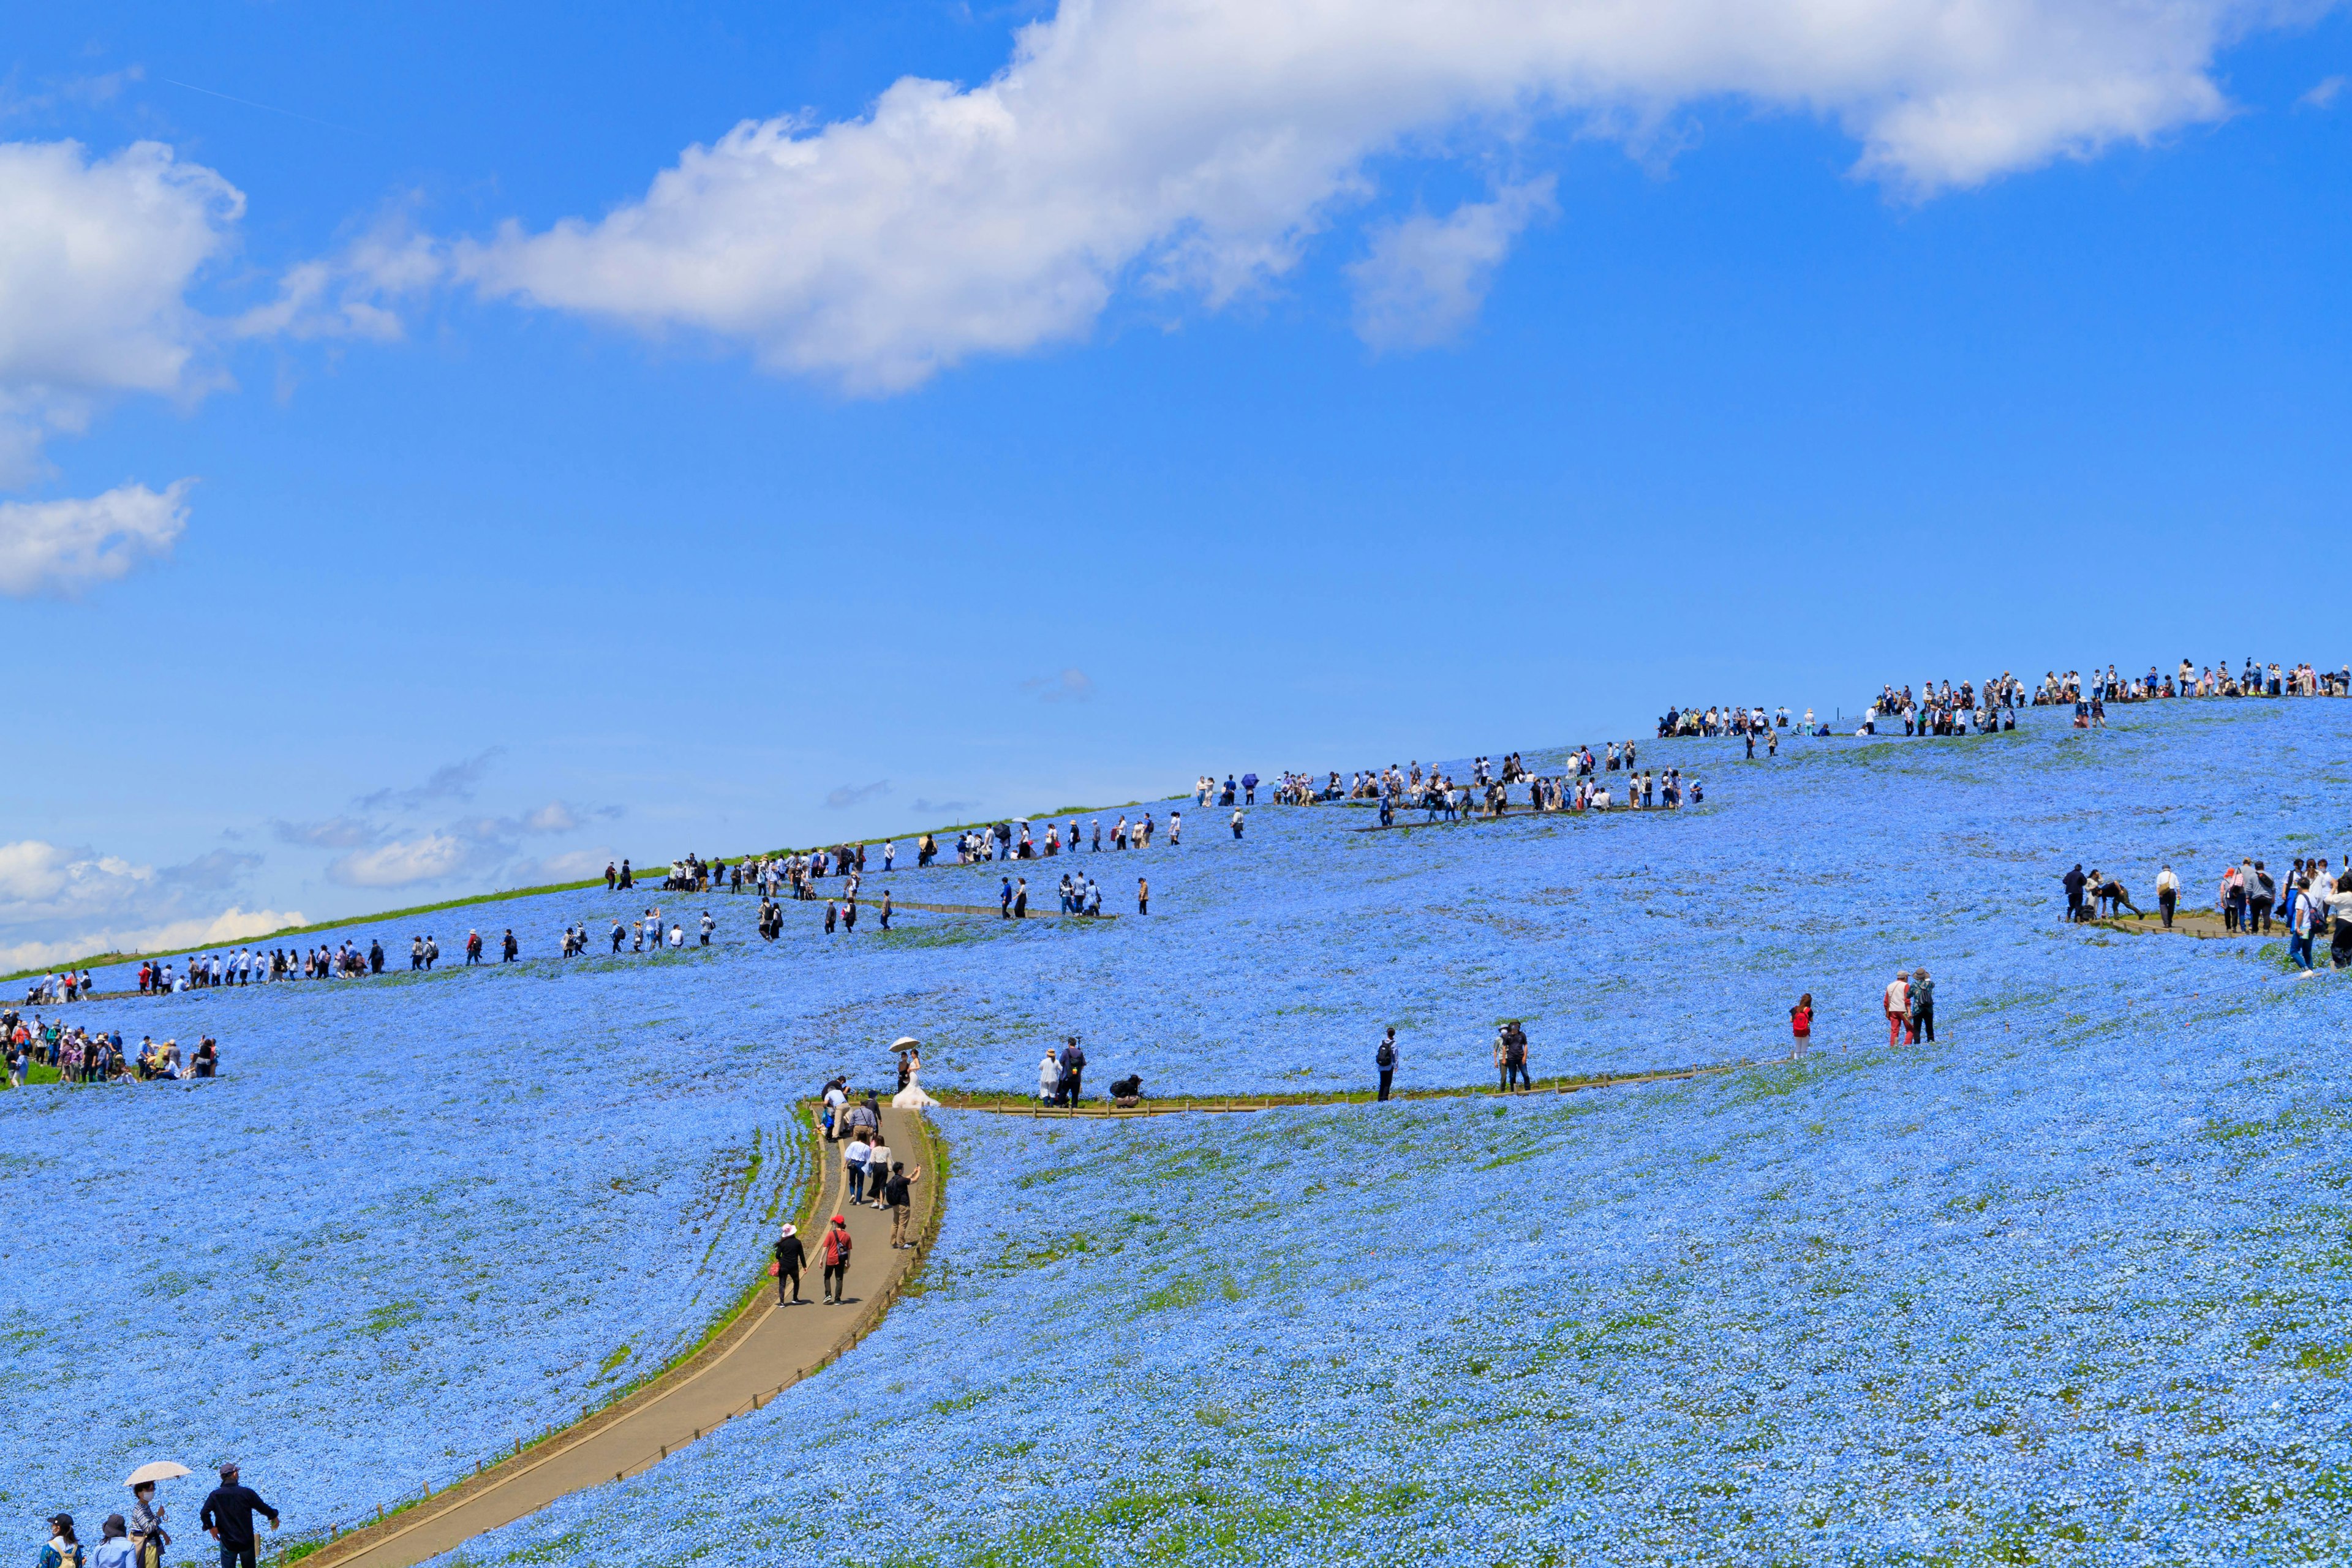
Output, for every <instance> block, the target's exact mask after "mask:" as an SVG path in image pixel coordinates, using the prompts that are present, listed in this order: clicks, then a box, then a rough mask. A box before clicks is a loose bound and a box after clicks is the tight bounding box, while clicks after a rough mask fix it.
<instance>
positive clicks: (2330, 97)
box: [2294, 76, 2344, 109]
mask: <svg viewBox="0 0 2352 1568" xmlns="http://www.w3.org/2000/svg"><path fill="white" fill-rule="evenodd" d="M2343 94H2344V79H2343V78H2342V77H2340V76H2331V77H2327V78H2326V79H2323V80H2322V81H2321V82H2320V83H2319V85H2318V86H2316V87H2315V88H2313V89H2311V90H2310V91H2309V92H2306V93H2305V94H2304V95H2303V96H2302V97H2301V98H2298V99H2296V100H2294V101H2295V102H2296V103H2297V104H2298V105H2300V106H2301V107H2303V108H2305V109H2327V108H2330V107H2332V106H2333V105H2334V104H2335V102H2336V100H2337V99H2338V98H2340V97H2342V96H2343Z"/></svg>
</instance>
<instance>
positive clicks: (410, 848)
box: [327, 833, 474, 888]
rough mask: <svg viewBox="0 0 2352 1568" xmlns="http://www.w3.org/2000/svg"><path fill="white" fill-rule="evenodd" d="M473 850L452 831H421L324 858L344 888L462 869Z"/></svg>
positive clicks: (428, 878) (403, 882)
mask: <svg viewBox="0 0 2352 1568" xmlns="http://www.w3.org/2000/svg"><path fill="white" fill-rule="evenodd" d="M473 854H474V850H473V846H472V845H470V844H468V843H467V841H466V840H465V839H463V838H459V837H457V836H456V835H454V834H448V833H424V834H419V835H417V836H416V837H414V838H395V839H394V840H393V841H392V842H391V843H389V844H380V845H378V846H376V847H374V848H373V849H355V850H353V851H352V852H351V853H350V854H348V855H338V856H336V857H335V858H333V859H332V860H330V861H328V862H327V878H328V879H329V880H330V881H332V882H336V883H339V884H341V886H343V887H346V888H405V887H407V886H409V885H410V884H412V883H415V882H434V881H438V880H440V879H442V878H444V877H447V876H452V875H454V874H455V873H457V872H458V871H462V870H464V869H465V868H466V867H467V864H468V863H469V862H470V861H471V860H472V858H473Z"/></svg>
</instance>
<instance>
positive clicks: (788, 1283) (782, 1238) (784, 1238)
mask: <svg viewBox="0 0 2352 1568" xmlns="http://www.w3.org/2000/svg"><path fill="white" fill-rule="evenodd" d="M800 1230H801V1227H800V1226H796V1225H788V1226H784V1228H783V1229H782V1231H781V1232H779V1233H778V1235H777V1237H776V1247H775V1253H776V1305H777V1306H779V1307H783V1306H794V1307H797V1306H799V1305H800V1304H801V1268H802V1267H803V1265H804V1264H806V1263H807V1261H808V1248H807V1247H803V1246H802V1245H801V1237H800ZM787 1287H789V1288H790V1289H791V1290H792V1295H791V1296H790V1297H789V1298H788V1297H786V1296H785V1294H784V1291H785V1289H786V1288H787Z"/></svg>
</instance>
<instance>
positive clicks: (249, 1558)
mask: <svg viewBox="0 0 2352 1568" xmlns="http://www.w3.org/2000/svg"><path fill="white" fill-rule="evenodd" d="M256 1513H263V1514H267V1515H268V1516H269V1528H270V1529H272V1530H275V1529H277V1528H278V1510H276V1509H274V1508H272V1507H270V1506H269V1505H268V1503H267V1502H265V1501H263V1500H262V1497H261V1494H260V1493H259V1492H257V1491H255V1490H254V1489H252V1488H251V1487H249V1486H247V1485H245V1484H244V1483H243V1482H242V1481H239V1480H238V1479H236V1466H235V1465H223V1466H222V1467H221V1468H220V1485H218V1486H216V1487H215V1488H214V1489H212V1493H211V1495H210V1496H208V1497H206V1498H205V1507H204V1511H203V1512H201V1513H199V1514H197V1515H196V1522H197V1523H198V1524H201V1525H203V1526H204V1527H205V1531H207V1532H209V1533H210V1534H211V1536H212V1538H213V1539H214V1540H215V1541H217V1542H220V1560H221V1568H258V1565H257V1563H256V1562H255V1561H254V1550H253V1516H254V1515H255V1514H256Z"/></svg>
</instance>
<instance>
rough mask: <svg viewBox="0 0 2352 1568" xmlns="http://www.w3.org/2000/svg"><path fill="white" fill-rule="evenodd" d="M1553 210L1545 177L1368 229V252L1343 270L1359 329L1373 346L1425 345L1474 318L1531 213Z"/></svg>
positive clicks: (1453, 334) (1452, 333)
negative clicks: (1435, 213) (1486, 198)
mask: <svg viewBox="0 0 2352 1568" xmlns="http://www.w3.org/2000/svg"><path fill="white" fill-rule="evenodd" d="M1555 210H1557V206H1556V204H1555V203H1554V201H1553V200H1552V182H1551V180H1550V179H1549V177H1547V178H1544V179H1540V180H1530V181H1528V183H1526V184H1517V185H1507V186H1505V187H1504V188H1503V189H1502V190H1501V191H1500V192H1498V193H1496V197H1495V199H1494V200H1493V201H1491V202H1465V203H1463V204H1462V205H1460V206H1458V207H1455V208H1454V211H1453V213H1452V215H1451V216H1446V217H1443V218H1439V217H1432V216H1430V215H1429V214H1427V213H1415V214H1413V215H1412V216H1411V217H1408V218H1403V219H1401V220H1399V221H1396V222H1393V223H1384V224H1377V225H1375V226H1373V228H1372V230H1371V251H1370V255H1368V256H1366V257H1365V258H1363V259H1362V260H1361V261H1358V262H1355V263H1353V264H1351V265H1350V266H1349V268H1348V280H1349V283H1350V284H1352V285H1353V286H1354V288H1355V290H1356V334H1357V336H1359V337H1360V338H1362V339H1363V340H1364V342H1367V343H1370V345H1371V346H1372V347H1373V348H1375V349H1417V348H1428V347H1431V346H1433V345H1434V344H1437V343H1442V342H1448V341H1449V340H1451V339H1453V338H1454V337H1457V336H1459V335H1460V334H1461V331H1462V330H1463V329H1464V328H1465V327H1466V326H1468V325H1469V324H1470V323H1471V321H1474V320H1475V319H1476V318H1477V315H1478V307H1479V306H1481V305H1482V304H1484V303H1486V286H1487V285H1488V283H1490V282H1491V281H1493V279H1494V275H1495V268H1496V267H1497V266H1499V265H1501V263H1502V260H1503V258H1504V257H1505V256H1506V255H1507V254H1508V253H1509V251H1510V248H1511V241H1512V240H1514V239H1516V238H1517V237H1518V234H1519V231H1520V230H1521V229H1523V228H1525V227H1527V226H1528V223H1529V222H1530V221H1531V220H1532V219H1534V218H1536V217H1538V216H1542V215H1545V214H1549V213H1550V212H1553V211H1555Z"/></svg>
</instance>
